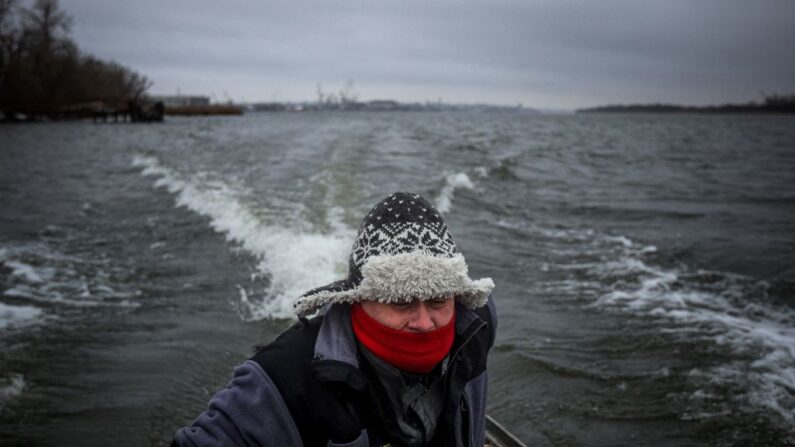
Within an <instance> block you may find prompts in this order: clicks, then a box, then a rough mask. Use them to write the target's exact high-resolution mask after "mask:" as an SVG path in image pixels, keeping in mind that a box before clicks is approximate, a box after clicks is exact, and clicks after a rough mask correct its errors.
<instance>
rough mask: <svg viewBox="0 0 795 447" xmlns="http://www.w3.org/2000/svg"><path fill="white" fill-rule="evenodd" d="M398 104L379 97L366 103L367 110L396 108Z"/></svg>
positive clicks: (398, 106)
mask: <svg viewBox="0 0 795 447" xmlns="http://www.w3.org/2000/svg"><path fill="white" fill-rule="evenodd" d="M398 108H400V104H399V103H398V102H397V101H392V100H389V99H387V100H384V99H379V100H375V101H370V102H368V103H367V110H397V109H398Z"/></svg>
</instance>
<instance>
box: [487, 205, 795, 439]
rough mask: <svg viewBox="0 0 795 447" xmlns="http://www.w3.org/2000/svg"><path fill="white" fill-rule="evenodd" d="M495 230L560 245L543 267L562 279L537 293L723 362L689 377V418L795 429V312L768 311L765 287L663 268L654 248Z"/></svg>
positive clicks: (512, 224)
mask: <svg viewBox="0 0 795 447" xmlns="http://www.w3.org/2000/svg"><path fill="white" fill-rule="evenodd" d="M497 225H498V226H500V227H502V228H506V229H509V230H514V231H524V232H529V233H532V235H533V236H534V237H536V238H537V239H538V240H539V241H540V242H541V243H543V242H544V241H545V240H548V241H549V242H550V243H549V246H550V247H554V248H553V249H551V250H550V252H551V254H552V256H551V259H550V261H551V262H549V263H546V264H544V265H542V267H541V269H542V271H556V272H559V273H562V274H563V277H562V278H560V279H552V280H550V281H547V282H545V283H544V284H540V285H539V286H540V287H541V290H544V291H547V292H553V293H556V294H560V295H563V296H570V297H572V298H571V299H576V300H581V299H586V300H588V302H587V303H586V305H587V307H590V308H592V309H596V310H599V311H604V312H611V313H618V314H621V315H629V316H633V317H637V318H639V319H642V320H644V321H650V322H651V324H653V325H655V327H656V328H657V329H656V330H657V331H659V332H660V333H663V334H666V335H667V336H669V337H671V338H672V340H674V342H676V343H683V344H687V345H688V346H689V345H690V344H692V343H694V342H697V343H700V344H702V345H703V346H706V347H707V349H708V352H712V353H715V354H716V355H718V356H719V357H720V358H721V359H722V360H721V361H719V362H717V364H716V365H714V366H706V367H698V368H695V369H691V370H690V371H688V372H686V380H687V381H688V382H689V383H690V384H691V392H690V394H689V396H686V399H687V400H689V401H690V402H691V404H692V405H693V408H692V409H691V410H692V411H690V412H689V413H688V414H686V415H683V417H686V418H698V419H708V418H711V417H723V416H725V415H726V414H729V413H731V412H737V411H746V408H748V407H750V408H751V409H756V410H757V411H758V410H761V411H765V412H772V414H776V415H778V416H779V417H780V418H781V420H782V421H784V425H786V426H788V427H792V426H793V423H795V310H793V309H792V308H790V307H784V306H776V305H774V304H772V300H771V299H770V297H769V295H770V291H771V290H772V288H773V287H772V286H771V285H770V284H769V283H767V282H765V281H760V280H756V279H754V278H750V277H747V276H742V275H736V274H731V273H726V272H719V271H710V270H704V269H690V268H688V267H687V266H685V265H679V266H676V267H663V266H659V265H656V264H655V262H654V256H655V255H656V253H658V248H657V247H655V246H653V245H646V244H641V243H638V242H637V241H633V240H631V239H630V238H628V237H626V236H621V235H618V236H613V235H605V234H600V233H599V232H596V231H593V230H590V229H561V228H547V227H543V226H541V225H537V224H534V223H527V222H518V221H511V220H506V219H503V220H501V221H498V222H497ZM553 276H554V275H553ZM727 388H728V389H731V390H732V392H730V393H727V392H726V391H725V390H726V389H727ZM693 390H694V391H693ZM727 396H729V397H727ZM748 411H753V410H748ZM788 430H790V432H791V433H792V434H793V435H795V430H794V429H792V428H788Z"/></svg>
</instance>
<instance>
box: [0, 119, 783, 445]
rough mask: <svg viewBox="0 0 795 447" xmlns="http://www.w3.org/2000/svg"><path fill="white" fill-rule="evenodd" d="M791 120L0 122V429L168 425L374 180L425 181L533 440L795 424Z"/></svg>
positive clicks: (28, 432) (653, 441)
mask: <svg viewBox="0 0 795 447" xmlns="http://www.w3.org/2000/svg"><path fill="white" fill-rule="evenodd" d="M793 142H795V121H793V119H792V118H790V117H767V116H763V117H742V116H728V117H720V116H664V115H661V116H649V115H639V116H535V115H508V114H441V113H405V114H396V113H389V114H386V113H385V114H373V115H366V114H341V113H338V114H325V113H317V114H261V115H248V116H244V117H241V118H197V119H170V120H169V121H168V122H167V123H165V124H163V125H153V126H134V125H94V124H90V123H83V124H80V123H68V124H42V125H23V126H2V127H0V146H1V148H0V209H2V214H0V293H2V295H0V337H1V338H0V443H2V444H11V445H13V444H20V445H30V444H39V445H108V444H111V445H148V444H162V443H167V442H168V441H169V440H170V438H171V436H172V434H173V431H174V430H175V429H176V428H177V427H178V426H181V425H183V424H186V423H188V422H190V421H191V420H192V418H193V417H195V416H196V415H197V414H198V412H199V411H201V409H202V408H203V407H204V405H205V403H206V401H207V399H208V398H209V396H211V395H212V394H213V393H214V391H215V390H217V389H218V388H219V387H221V386H223V385H224V384H225V382H226V380H227V378H228V376H229V373H230V372H231V368H232V367H233V365H235V364H237V363H239V362H240V361H242V360H243V359H245V358H246V356H247V355H248V354H249V352H250V349H251V346H253V345H254V344H257V343H261V342H263V341H267V340H269V339H270V338H272V337H273V336H274V335H275V334H277V333H278V332H279V331H281V330H283V329H284V328H286V327H287V326H288V325H289V324H290V320H289V318H290V316H291V302H292V300H293V299H294V298H295V297H296V296H298V295H299V294H300V293H302V292H304V291H306V290H307V289H309V288H312V287H315V286H318V285H322V284H325V283H327V282H329V281H331V280H334V279H338V278H340V277H342V276H344V274H345V268H346V258H347V254H348V250H349V249H350V246H351V244H352V241H353V236H354V234H355V231H356V228H357V226H358V220H359V218H360V217H361V216H362V215H363V213H364V212H365V211H366V210H367V209H369V207H370V206H371V205H373V204H374V203H375V202H376V201H377V200H378V199H380V198H381V197H382V196H384V195H386V194H388V193H390V192H393V191H396V190H408V191H415V192H419V193H421V194H423V195H425V196H426V197H429V198H430V199H432V200H434V201H435V202H436V204H437V205H438V207H439V208H440V209H441V210H442V211H443V212H444V213H445V214H446V216H447V220H448V224H449V225H450V227H451V231H452V232H453V235H454V237H455V239H456V240H457V242H458V244H459V246H460V248H461V250H462V251H463V252H464V254H465V255H466V256H467V259H468V262H469V264H470V271H471V274H472V275H473V277H475V276H478V277H479V276H491V277H492V278H494V280H495V282H496V284H497V289H496V299H497V303H498V310H499V312H500V325H499V335H498V340H497V345H496V347H495V350H494V351H493V354H492V358H491V361H490V371H491V378H492V381H491V388H490V389H491V393H490V402H489V405H490V412H491V413H492V414H493V415H494V416H496V417H497V419H499V420H500V421H502V422H503V423H504V424H505V425H506V426H508V427H509V428H510V429H511V430H513V431H514V432H515V433H516V434H517V435H518V436H519V437H520V438H522V439H524V440H525V441H526V442H527V443H528V444H530V445H693V444H706V445H749V444H755V445H787V444H795V430H793V428H792V427H793V426H795V223H794V222H795V144H793Z"/></svg>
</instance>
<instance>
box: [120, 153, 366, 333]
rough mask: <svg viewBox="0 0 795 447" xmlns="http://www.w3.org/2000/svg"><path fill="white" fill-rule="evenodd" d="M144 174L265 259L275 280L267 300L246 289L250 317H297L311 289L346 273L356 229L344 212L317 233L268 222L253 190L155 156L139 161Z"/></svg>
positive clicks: (266, 271) (243, 296)
mask: <svg viewBox="0 0 795 447" xmlns="http://www.w3.org/2000/svg"><path fill="white" fill-rule="evenodd" d="M133 163H134V165H135V166H138V167H143V168H144V169H143V171H142V173H143V174H144V175H148V176H156V177H158V180H157V181H156V183H155V184H156V186H162V187H165V188H167V189H168V190H169V191H170V192H172V193H173V194H175V195H176V200H177V204H178V205H179V206H185V207H187V208H188V209H190V210H192V211H194V212H196V213H198V214H201V215H203V216H207V217H209V218H210V224H211V225H212V227H213V229H214V230H215V231H217V232H219V233H222V234H224V235H225V236H226V237H227V239H228V240H230V241H233V242H236V243H238V244H240V245H241V246H242V247H243V248H244V249H245V250H246V251H248V252H249V253H252V254H254V255H255V256H257V257H258V259H259V260H260V262H259V270H260V272H261V273H262V274H263V275H266V276H267V277H268V278H269V280H270V281H269V285H268V286H267V290H265V293H264V300H254V299H252V297H253V296H254V295H258V294H257V293H250V292H251V291H246V290H245V289H244V288H241V289H240V297H239V304H240V306H241V308H242V309H241V310H242V311H243V315H244V317H245V318H246V319H252V320H259V319H263V318H268V317H275V318H295V312H294V310H293V302H294V301H295V299H296V298H298V297H299V296H300V295H301V294H302V293H304V292H306V291H308V290H309V289H311V288H314V287H317V286H320V285H323V284H327V283H330V282H332V281H334V280H337V279H340V278H341V277H344V275H345V274H346V265H345V260H346V259H347V256H348V252H349V250H350V246H351V243H352V242H351V241H353V239H354V237H355V231H354V230H352V229H350V228H348V227H347V226H345V225H344V224H342V222H341V219H340V218H339V216H340V215H341V212H340V211H339V210H334V209H332V210H331V212H329V220H330V222H329V226H330V228H331V230H330V232H328V233H323V232H314V231H312V230H310V229H306V228H295V227H292V226H289V227H288V226H283V225H279V224H274V223H267V222H263V221H262V220H260V219H259V218H258V217H257V216H258V215H261V214H264V213H263V211H265V210H261V209H256V208H252V207H250V206H249V205H247V203H249V202H251V201H247V200H246V193H247V191H245V190H241V189H240V188H233V187H231V186H229V185H228V184H226V183H224V182H222V181H219V180H208V177H209V174H206V173H196V174H180V173H178V172H176V171H175V170H172V169H169V168H167V167H165V166H163V165H162V164H161V163H160V162H159V161H158V160H157V159H156V158H154V157H142V156H138V157H135V159H134V161H133Z"/></svg>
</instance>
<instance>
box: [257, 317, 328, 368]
mask: <svg viewBox="0 0 795 447" xmlns="http://www.w3.org/2000/svg"><path fill="white" fill-rule="evenodd" d="M322 323H323V317H322V316H319V317H315V318H312V319H310V320H307V319H301V320H300V321H298V322H297V323H295V324H294V325H292V326H290V328H289V329H287V330H286V331H284V332H282V333H281V334H279V336H278V337H276V339H275V340H273V341H272V342H270V343H267V344H265V345H260V346H258V347H257V348H256V353H255V354H254V356H253V357H252V358H251V360H252V361H254V362H256V363H258V364H259V365H260V367H262V369H263V370H265V371H266V372H268V373H269V374H270V373H271V371H272V370H274V369H276V368H278V369H279V370H281V371H285V370H286V369H289V367H290V366H295V367H301V366H303V365H304V364H306V363H308V362H311V361H312V358H313V357H314V352H315V341H316V340H317V335H318V332H319V331H320V326H321V325H322Z"/></svg>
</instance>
